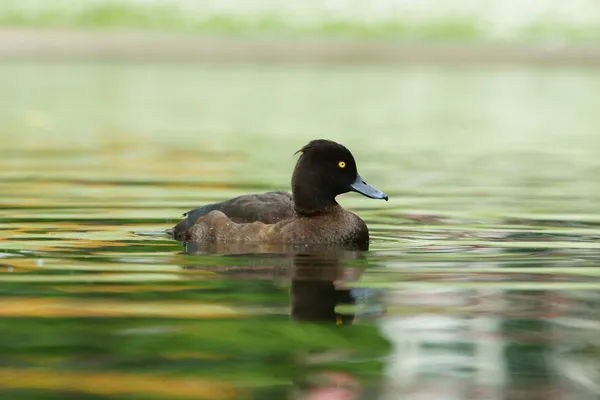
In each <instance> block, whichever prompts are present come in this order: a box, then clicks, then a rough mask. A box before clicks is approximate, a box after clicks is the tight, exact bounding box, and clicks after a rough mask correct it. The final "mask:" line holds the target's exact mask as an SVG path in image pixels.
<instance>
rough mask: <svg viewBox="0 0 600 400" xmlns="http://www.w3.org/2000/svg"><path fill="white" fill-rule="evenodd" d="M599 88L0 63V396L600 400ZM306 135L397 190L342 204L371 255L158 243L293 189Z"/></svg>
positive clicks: (372, 69)
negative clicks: (178, 228)
mask: <svg viewBox="0 0 600 400" xmlns="http://www.w3.org/2000/svg"><path fill="white" fill-rule="evenodd" d="M599 83H600V78H599V77H598V74H597V73H596V71H591V70H576V69H565V70H562V69H551V70H550V69H549V70H542V69H518V68H514V69H508V68H504V69H487V70H480V69H469V70H466V69H436V68H426V67H421V68H416V67H415V68H405V69H401V68H397V67H393V68H392V67H384V66H345V67H342V66H335V67H334V66H330V67H317V66H292V65H279V66H275V65H272V66H253V65H246V66H224V65H212V66H201V65H143V64H86V63H80V64H34V63H30V64H27V63H11V64H3V65H0V87H2V91H1V93H0V140H1V144H0V193H1V195H0V298H1V302H2V306H1V307H0V338H1V340H0V355H1V356H0V364H1V365H0V391H1V393H2V398H7V399H38V398H39V399H65V398H73V399H81V398H90V399H108V398H110V399H116V398H128V399H165V398H174V399H175V398H194V399H197V398H203V399H228V398H236V399H237V398H239V399H252V398H254V399H286V398H305V399H350V398H360V399H396V398H402V399H559V398H560V399H596V398H598V396H600V384H599V382H600V342H599V339H598V338H599V333H600V318H599V317H598V314H599V313H598V309H599V307H600V281H599V276H600V269H599V267H598V262H599V261H600V243H599V241H598V239H599V237H600V228H599V225H598V224H599V223H600V217H599V216H598V214H597V209H598V204H599V202H598V201H599V200H600V191H599V190H598V185H597V179H598V178H597V177H598V176H599V172H600V161H599V160H598V156H597V155H598V151H599V150H600V135H599V134H598V127H599V126H600V113H598V110H599V109H600V91H598V90H597V88H598V84H599ZM318 137H327V138H331V139H334V140H338V141H340V142H342V143H344V144H345V145H347V146H348V147H349V148H350V149H351V150H352V151H353V153H354V154H355V157H356V158H357V161H358V165H359V170H360V172H361V175H362V176H363V177H364V178H365V179H366V180H367V181H369V182H370V183H371V184H373V185H374V186H376V187H378V188H379V189H381V190H383V191H385V192H386V193H388V194H389V195H390V201H389V202H388V203H385V202H381V201H375V200H369V199H366V198H361V197H359V196H358V195H356V194H348V195H345V196H342V197H340V198H339V200H340V202H341V204H343V205H344V206H345V207H347V208H349V209H351V210H353V211H354V212H356V213H357V214H359V215H360V216H361V217H362V218H363V219H364V220H365V221H366V222H367V224H368V225H369V228H370V231H371V238H372V243H371V246H370V250H369V251H368V252H363V253H356V252H350V251H345V252H344V251H331V249H295V250H293V251H289V249H286V251H282V249H265V248H259V249H256V248H237V249H229V251H230V252H231V251H234V252H235V253H236V254H224V255H223V254H220V255H219V254H212V255H207V254H202V253H199V252H198V251H196V250H197V249H194V248H193V246H188V247H187V248H186V247H184V246H182V245H181V244H180V243H177V242H173V241H171V240H169V239H168V238H166V237H164V236H162V235H160V233H159V232H160V231H161V230H163V229H165V228H167V227H170V226H172V225H173V224H174V223H175V222H176V221H178V220H179V217H180V215H181V213H183V212H185V211H187V210H189V209H190V208H192V207H195V206H198V205H201V204H203V203H206V202H210V201H215V200H220V199H225V198H228V197H232V196H235V195H238V194H241V193H248V192H255V191H266V190H272V189H288V188H289V183H288V182H289V176H290V174H291V170H292V168H293V165H294V163H295V158H294V156H293V155H292V154H293V153H294V152H295V151H296V150H298V149H299V148H300V147H301V146H302V145H303V144H305V143H306V142H307V141H308V140H310V139H313V138H318ZM257 251H263V252H264V251H268V254H253V253H256V252H257ZM282 253H284V254H282Z"/></svg>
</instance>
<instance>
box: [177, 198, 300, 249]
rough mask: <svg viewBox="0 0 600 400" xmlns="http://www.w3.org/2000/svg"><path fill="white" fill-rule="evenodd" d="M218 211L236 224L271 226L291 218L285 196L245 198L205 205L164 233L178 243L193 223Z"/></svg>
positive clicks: (292, 209)
mask: <svg viewBox="0 0 600 400" xmlns="http://www.w3.org/2000/svg"><path fill="white" fill-rule="evenodd" d="M214 210H218V211H221V212H222V213H223V214H225V215H226V216H227V217H228V218H229V219H230V220H232V221H233V222H236V223H251V222H257V221H258V222H262V223H265V224H274V223H277V222H279V221H283V220H286V219H289V218H292V217H293V216H294V202H293V200H292V195H291V194H290V193H287V192H267V193H261V194H246V195H243V196H238V197H235V198H233V199H229V200H225V201H222V202H220V203H211V204H206V205H204V206H202V207H198V208H195V209H193V210H190V211H188V212H187V213H185V214H183V215H184V216H186V218H185V219H184V220H183V221H181V222H179V223H178V224H177V225H175V226H174V227H173V228H172V229H167V230H166V232H167V233H168V234H169V235H171V236H173V237H174V238H175V239H179V240H181V239H182V238H183V236H184V234H185V233H186V232H187V230H188V229H189V228H190V227H191V226H192V225H194V222H196V220H197V219H198V218H200V217H202V216H204V215H206V214H208V213H209V212H211V211H214Z"/></svg>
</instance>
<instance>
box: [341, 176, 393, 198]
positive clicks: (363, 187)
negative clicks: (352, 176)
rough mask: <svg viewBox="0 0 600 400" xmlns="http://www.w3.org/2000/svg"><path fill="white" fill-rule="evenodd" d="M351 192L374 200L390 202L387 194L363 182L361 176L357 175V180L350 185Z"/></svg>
mask: <svg viewBox="0 0 600 400" xmlns="http://www.w3.org/2000/svg"><path fill="white" fill-rule="evenodd" d="M350 190H352V191H353V192H357V193H360V194H362V195H363V196H367V197H370V198H372V199H384V200H385V201H387V200H388V196H387V194H385V193H383V192H382V191H381V190H378V189H375V188H374V187H373V186H371V185H369V184H368V183H367V182H365V181H363V179H362V178H361V177H360V175H356V180H355V181H354V182H353V183H352V184H350Z"/></svg>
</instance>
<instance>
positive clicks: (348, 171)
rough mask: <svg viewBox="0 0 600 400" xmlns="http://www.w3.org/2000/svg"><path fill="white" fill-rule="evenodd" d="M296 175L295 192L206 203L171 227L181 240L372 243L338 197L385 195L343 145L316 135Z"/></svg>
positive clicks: (359, 219)
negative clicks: (366, 178)
mask: <svg viewBox="0 0 600 400" xmlns="http://www.w3.org/2000/svg"><path fill="white" fill-rule="evenodd" d="M300 152H302V155H301V156H300V158H299V159H298V162H297V163H296V167H295V169H294V173H293V175H292V194H290V193H286V192H268V193H263V194H249V195H243V196H239V197H236V198H233V199H230V200H226V201H223V202H220V203H212V204H207V205H205V206H202V207H199V208H196V209H194V210H191V211H189V212H188V213H186V214H185V215H186V218H185V219H184V220H183V221H181V222H180V223H178V224H177V225H176V226H175V227H174V228H173V229H170V230H168V231H167V232H168V233H169V234H171V235H172V236H173V237H174V238H175V239H177V240H185V241H194V242H213V241H216V242H223V243H231V242H239V241H241V242H246V243H253V242H256V243H288V244H340V245H358V247H360V248H365V246H366V248H368V242H369V230H368V228H367V225H366V224H365V222H364V221H363V220H362V219H361V218H360V217H358V216H357V215H355V214H353V213H351V212H350V211H347V210H345V209H344V208H343V207H341V206H340V205H339V204H338V203H337V202H336V201H335V197H336V196H337V195H339V194H342V193H346V192H349V191H355V192H359V193H361V194H363V195H365V196H367V197H371V198H376V199H385V200H387V199H388V197H387V195H386V194H385V193H383V192H381V191H379V190H377V189H375V188H374V187H372V186H370V185H368V184H367V183H366V182H365V181H364V180H362V178H361V177H360V175H359V174H358V171H357V169H356V163H355V161H354V157H353V156H352V154H351V153H350V151H349V150H348V149H346V148H345V147H344V146H342V145H340V144H338V143H335V142H332V141H329V140H323V139H320V140H313V141H311V142H310V143H308V144H307V145H306V146H304V147H303V148H302V149H301V150H300Z"/></svg>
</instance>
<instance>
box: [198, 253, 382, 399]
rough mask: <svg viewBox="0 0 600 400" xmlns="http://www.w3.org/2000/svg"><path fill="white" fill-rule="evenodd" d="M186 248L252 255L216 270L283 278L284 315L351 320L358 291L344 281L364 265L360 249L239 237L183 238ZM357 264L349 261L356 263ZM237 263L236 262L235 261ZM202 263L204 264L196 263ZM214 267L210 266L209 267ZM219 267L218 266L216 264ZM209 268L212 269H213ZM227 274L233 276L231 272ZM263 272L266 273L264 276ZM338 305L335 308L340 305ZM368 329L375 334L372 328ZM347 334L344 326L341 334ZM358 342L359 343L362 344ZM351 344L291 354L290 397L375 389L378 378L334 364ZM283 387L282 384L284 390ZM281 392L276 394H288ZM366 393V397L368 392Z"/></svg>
mask: <svg viewBox="0 0 600 400" xmlns="http://www.w3.org/2000/svg"><path fill="white" fill-rule="evenodd" d="M186 253H187V254H193V255H214V254H220V255H228V256H240V257H244V261H245V262H247V261H248V260H252V263H251V264H252V265H251V266H249V267H243V266H241V267H233V268H232V267H227V268H226V270H223V269H221V271H220V272H223V273H227V275H228V277H229V278H231V277H239V278H242V277H243V278H246V277H248V274H252V276H253V277H254V278H256V277H257V276H258V275H263V277H264V278H267V279H273V278H275V279H281V278H283V279H285V281H286V282H289V294H290V319H291V320H293V321H297V322H302V323H307V322H310V323H313V324H314V323H317V324H323V325H330V326H331V328H332V329H334V331H336V332H342V331H339V330H337V329H338V327H339V329H343V328H341V327H345V326H352V325H353V323H354V322H355V318H356V313H355V311H353V310H354V309H355V307H356V305H357V300H358V299H361V300H362V299H364V293H362V292H360V291H357V290H356V289H351V288H349V287H348V285H347V284H348V283H349V282H353V281H357V280H359V279H360V278H361V276H362V273H363V271H364V261H365V258H364V255H363V253H362V252H361V249H357V248H348V247H337V246H336V247H332V246H317V245H310V246H305V245H302V246H297V245H276V244H245V243H235V244H231V243H200V244H199V243H195V242H194V243H188V244H187V246H186ZM358 263H361V264H362V265H361V266H351V265H349V264H358ZM240 264H241V263H240ZM202 268H206V267H202ZM213 268H215V267H213ZM216 268H221V267H216ZM213 270H214V269H213ZM232 275H233V276H232ZM265 275H266V276H265ZM340 309H341V310H340ZM373 329H374V332H373V334H374V335H375V336H377V337H379V334H378V332H376V328H375V327H373ZM346 332H347V334H348V335H350V336H352V334H351V331H345V330H344V336H346ZM363 345H364V344H363ZM354 350H356V349H352V348H350V349H344V350H343V351H339V350H338V351H317V352H309V353H308V354H295V359H296V362H298V363H299V364H298V365H297V366H296V368H295V369H296V370H297V371H298V372H297V373H296V374H295V376H294V377H293V378H292V381H293V382H294V384H293V385H292V387H289V388H288V389H292V391H293V395H292V397H293V398H296V399H310V400H317V399H329V400H335V399H346V400H350V399H360V398H365V397H364V395H365V393H371V392H373V393H376V392H377V391H378V388H377V386H378V384H376V385H375V387H373V386H372V385H369V384H367V385H365V383H364V382H362V381H361V378H360V374H358V375H357V374H355V373H352V372H350V371H342V370H338V368H337V367H335V365H336V362H343V361H344V359H345V358H346V357H348V356H349V354H351V353H352V351H354ZM284 391H287V390H284ZM289 395H290V393H289V392H287V394H284V393H281V394H280V396H281V397H279V398H283V397H289ZM368 398H372V397H371V396H370V395H369V397H368Z"/></svg>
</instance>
